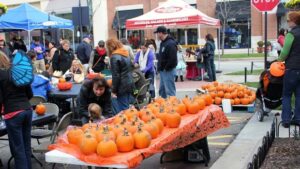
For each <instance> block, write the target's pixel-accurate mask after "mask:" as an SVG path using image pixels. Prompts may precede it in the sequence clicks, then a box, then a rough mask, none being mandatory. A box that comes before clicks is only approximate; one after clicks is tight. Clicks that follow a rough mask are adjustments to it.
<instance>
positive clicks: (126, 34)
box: [125, 29, 127, 39]
mask: <svg viewBox="0 0 300 169" xmlns="http://www.w3.org/2000/svg"><path fill="white" fill-rule="evenodd" d="M125 39H127V29H125Z"/></svg>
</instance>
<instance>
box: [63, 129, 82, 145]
mask: <svg viewBox="0 0 300 169" xmlns="http://www.w3.org/2000/svg"><path fill="white" fill-rule="evenodd" d="M67 137H68V142H69V143H70V144H75V145H77V146H80V143H81V139H82V137H83V131H82V130H81V129H80V128H77V127H74V128H72V129H70V130H69V131H68V134H67Z"/></svg>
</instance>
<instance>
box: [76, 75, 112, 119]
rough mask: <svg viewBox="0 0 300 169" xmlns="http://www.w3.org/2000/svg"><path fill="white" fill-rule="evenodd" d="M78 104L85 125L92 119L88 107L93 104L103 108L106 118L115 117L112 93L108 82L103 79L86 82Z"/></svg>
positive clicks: (103, 114) (78, 98) (81, 90)
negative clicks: (112, 106)
mask: <svg viewBox="0 0 300 169" xmlns="http://www.w3.org/2000/svg"><path fill="white" fill-rule="evenodd" d="M77 102H78V107H79V114H80V116H81V121H82V123H83V124H84V123H87V122H88V121H89V119H90V114H89V112H88V107H89V105H90V104H91V103H96V104H98V105H99V106H100V107H101V109H102V116H104V117H105V118H109V117H112V116H113V115H112V110H111V92H110V90H109V87H108V85H107V82H106V80H105V79H103V78H101V79H100V78H95V79H93V80H91V81H86V82H85V83H84V84H83V85H82V87H81V89H80V93H79V95H78V97H77Z"/></svg>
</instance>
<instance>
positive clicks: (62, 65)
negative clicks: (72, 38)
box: [52, 40, 74, 74]
mask: <svg viewBox="0 0 300 169" xmlns="http://www.w3.org/2000/svg"><path fill="white" fill-rule="evenodd" d="M73 60H74V54H73V50H72V49H71V48H70V42H69V41H68V40H63V41H62V42H61V47H59V49H58V50H57V51H55V53H54V56H53V61H52V68H53V71H62V73H63V74H64V73H65V72H66V71H67V70H68V69H70V67H71V65H72V61H73Z"/></svg>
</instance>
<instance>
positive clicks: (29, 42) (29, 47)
mask: <svg viewBox="0 0 300 169" xmlns="http://www.w3.org/2000/svg"><path fill="white" fill-rule="evenodd" d="M28 48H30V31H28Z"/></svg>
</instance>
